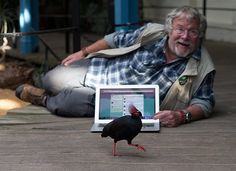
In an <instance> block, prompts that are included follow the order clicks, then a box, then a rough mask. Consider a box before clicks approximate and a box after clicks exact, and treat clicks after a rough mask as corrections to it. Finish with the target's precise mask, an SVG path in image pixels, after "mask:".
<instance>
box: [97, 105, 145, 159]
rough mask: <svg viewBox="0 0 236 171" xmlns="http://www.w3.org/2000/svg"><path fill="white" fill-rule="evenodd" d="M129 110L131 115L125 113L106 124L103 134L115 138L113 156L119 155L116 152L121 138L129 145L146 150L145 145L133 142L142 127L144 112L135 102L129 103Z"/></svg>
mask: <svg viewBox="0 0 236 171" xmlns="http://www.w3.org/2000/svg"><path fill="white" fill-rule="evenodd" d="M128 110H129V113H130V114H131V115H125V116H122V117H120V118H117V119H114V120H113V121H111V122H110V123H108V124H107V125H105V127H104V128H103V131H102V134H101V136H102V137H108V136H110V137H111V138H112V139H114V144H113V151H112V153H113V156H118V154H117V152H116V143H117V142H118V141H120V140H127V142H128V145H129V146H134V147H136V148H137V149H140V150H143V151H145V148H144V147H143V146H140V145H138V144H132V140H133V138H134V137H136V136H137V135H138V133H139V132H140V130H141V128H142V120H141V117H142V113H141V112H140V111H139V110H138V109H137V108H136V107H135V106H134V105H133V104H130V105H129V108H128Z"/></svg>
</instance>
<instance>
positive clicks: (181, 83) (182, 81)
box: [179, 76, 188, 85]
mask: <svg viewBox="0 0 236 171" xmlns="http://www.w3.org/2000/svg"><path fill="white" fill-rule="evenodd" d="M187 81H188V77H187V76H182V77H180V78H179V84H180V85H184V84H186V83H187Z"/></svg>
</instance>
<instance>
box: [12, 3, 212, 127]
mask: <svg viewBox="0 0 236 171" xmlns="http://www.w3.org/2000/svg"><path fill="white" fill-rule="evenodd" d="M206 27H207V24H206V20H205V18H204V16H202V15H201V14H200V13H199V12H198V11H197V9H195V8H192V7H188V6H184V7H180V8H177V9H174V10H173V11H171V12H170V13H169V14H168V15H167V18H166V22H165V26H164V27H163V26H162V25H159V24H152V23H150V24H147V25H145V26H143V27H141V28H139V29H137V30H135V31H129V32H115V33H112V34H109V35H106V36H105V37H104V39H101V40H98V41H97V42H95V43H94V44H92V45H90V46H88V47H86V48H83V49H82V50H80V51H79V52H76V53H74V54H71V55H69V56H68V57H67V58H65V59H64V60H63V61H62V64H61V65H60V66H58V67H56V68H55V69H53V70H51V71H49V72H48V73H47V74H46V75H45V76H44V78H43V79H42V82H43V87H42V88H43V89H40V88H36V87H33V86H31V85H27V84H26V85H21V86H19V87H18V88H17V89H16V96H17V97H19V98H20V99H22V100H24V101H28V102H31V103H33V104H35V105H42V106H45V107H47V108H48V110H49V111H51V112H52V113H54V114H56V115H59V116H69V117H81V116H93V114H94V95H95V90H94V89H95V88H96V86H97V85H101V84H102V85H104V84H118V85H119V84H157V85H159V87H160V102H161V104H160V107H161V111H160V112H158V113H156V114H155V117H154V118H158V119H160V122H161V125H162V126H165V127H175V126H178V125H180V124H183V123H188V122H191V121H195V120H199V119H202V118H204V117H208V116H209V115H210V113H211V112H212V111H213V108H214V104H215V99H214V93H213V81H214V76H215V69H214V65H213V63H212V61H211V59H210V57H209V55H208V53H207V51H206V49H205V48H204V47H203V46H202V43H203V40H204V37H205V32H206ZM84 58H86V59H84Z"/></svg>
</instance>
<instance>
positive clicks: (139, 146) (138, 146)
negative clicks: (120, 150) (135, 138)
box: [128, 143, 146, 151]
mask: <svg viewBox="0 0 236 171" xmlns="http://www.w3.org/2000/svg"><path fill="white" fill-rule="evenodd" d="M128 145H129V146H133V147H136V148H137V149H140V150H143V151H146V150H145V148H144V147H143V146H141V145H138V144H132V143H129V144H128Z"/></svg>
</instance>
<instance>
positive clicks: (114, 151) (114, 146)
mask: <svg viewBox="0 0 236 171" xmlns="http://www.w3.org/2000/svg"><path fill="white" fill-rule="evenodd" d="M112 154H113V156H119V155H118V154H117V153H116V143H115V142H114V144H113V151H112Z"/></svg>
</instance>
